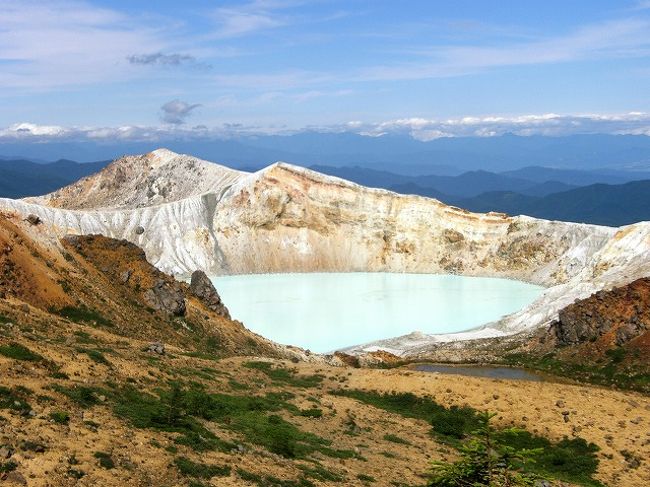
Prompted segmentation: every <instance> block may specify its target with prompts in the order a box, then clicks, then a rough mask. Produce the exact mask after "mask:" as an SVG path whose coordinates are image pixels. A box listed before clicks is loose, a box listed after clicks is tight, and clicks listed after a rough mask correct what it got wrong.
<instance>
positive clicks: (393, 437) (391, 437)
mask: <svg viewBox="0 0 650 487" xmlns="http://www.w3.org/2000/svg"><path fill="white" fill-rule="evenodd" d="M384 440H386V441H390V442H392V443H399V444H400V445H410V444H411V442H410V441H407V440H405V439H404V438H401V437H399V436H397V435H392V434H387V435H384Z"/></svg>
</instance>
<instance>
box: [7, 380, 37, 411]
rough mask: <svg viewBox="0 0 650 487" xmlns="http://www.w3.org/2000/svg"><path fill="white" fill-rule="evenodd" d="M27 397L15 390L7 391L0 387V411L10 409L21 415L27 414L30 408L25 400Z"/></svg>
mask: <svg viewBox="0 0 650 487" xmlns="http://www.w3.org/2000/svg"><path fill="white" fill-rule="evenodd" d="M27 395H28V394H26V393H25V392H21V391H20V390H18V389H17V388H14V389H9V388H7V387H4V386H0V409H11V410H13V411H18V412H20V413H22V414H25V413H28V412H29V411H31V409H32V408H31V406H30V405H29V403H28V402H27V400H26V399H25V397H26V396H27Z"/></svg>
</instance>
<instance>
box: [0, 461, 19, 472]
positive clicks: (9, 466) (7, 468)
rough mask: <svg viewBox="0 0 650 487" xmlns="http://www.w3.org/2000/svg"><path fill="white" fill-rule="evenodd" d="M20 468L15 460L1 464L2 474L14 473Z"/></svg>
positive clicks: (0, 470)
mask: <svg viewBox="0 0 650 487" xmlns="http://www.w3.org/2000/svg"><path fill="white" fill-rule="evenodd" d="M17 468H18V464H17V463H16V462H14V461H13V460H9V461H8V462H4V463H0V473H6V472H13V471H14V470H16V469H17Z"/></svg>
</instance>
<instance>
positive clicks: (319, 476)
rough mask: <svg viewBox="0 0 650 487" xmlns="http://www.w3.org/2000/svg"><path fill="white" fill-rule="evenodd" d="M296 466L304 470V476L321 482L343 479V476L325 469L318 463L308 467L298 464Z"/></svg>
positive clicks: (340, 480)
mask: <svg viewBox="0 0 650 487" xmlns="http://www.w3.org/2000/svg"><path fill="white" fill-rule="evenodd" d="M297 467H298V468H299V469H300V470H302V471H303V472H304V474H305V476H306V477H310V478H312V479H316V480H320V481H322V482H343V481H344V480H345V477H343V476H341V475H339V474H337V473H334V472H332V471H330V470H327V469H326V468H324V467H323V466H321V465H318V464H316V465H314V466H313V467H308V466H307V465H298V466H297Z"/></svg>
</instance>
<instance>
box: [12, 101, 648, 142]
mask: <svg viewBox="0 0 650 487" xmlns="http://www.w3.org/2000/svg"><path fill="white" fill-rule="evenodd" d="M199 106H200V105H198V104H194V105H189V104H187V103H185V102H181V101H180V100H173V101H172V102H169V103H167V104H165V105H163V107H162V108H161V110H162V114H161V119H162V120H163V121H164V122H165V123H166V125H164V126H120V127H63V126H58V125H38V124H34V123H28V122H23V123H17V124H13V125H11V126H9V127H5V128H0V143H1V142H3V141H5V142H8V141H19V140H20V141H35V142H48V141H61V140H74V141H84V140H91V141H95V142H100V141H102V140H119V141H151V142H155V141H165V140H174V139H179V140H192V139H196V140H209V139H220V138H232V137H246V136H257V135H292V134H296V133H301V132H320V133H328V132H329V133H353V134H358V135H364V136H369V137H381V136H384V135H408V136H410V137H412V138H414V139H416V140H420V141H425V142H426V141H430V140H434V139H438V138H442V137H497V136H501V135H506V134H513V135H518V136H532V135H544V136H563V135H576V134H614V135H646V136H650V113H640V112H638V113H626V114H619V115H557V114H543V115H523V116H517V117H463V118H457V119H447V120H431V119H424V118H409V119H395V120H389V121H386V122H380V123H365V122H360V121H352V122H347V123H342V124H337V125H330V126H309V127H303V128H300V129H275V128H267V127H257V126H245V125H241V124H225V125H222V126H217V127H210V128H209V127H206V126H204V125H198V126H192V127H186V126H183V124H184V122H185V120H186V118H187V117H188V116H189V115H190V114H191V112H192V110H194V109H195V108H197V107H199Z"/></svg>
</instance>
